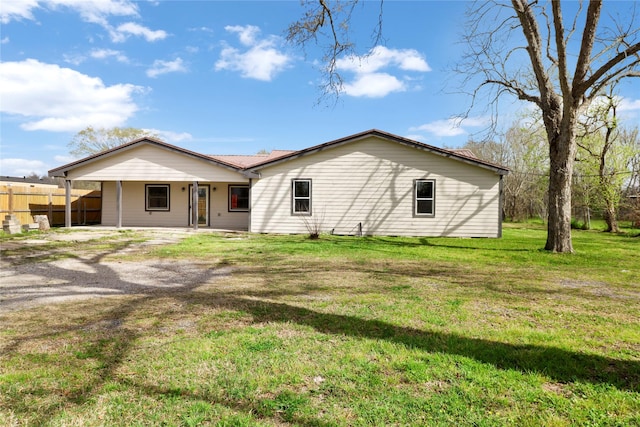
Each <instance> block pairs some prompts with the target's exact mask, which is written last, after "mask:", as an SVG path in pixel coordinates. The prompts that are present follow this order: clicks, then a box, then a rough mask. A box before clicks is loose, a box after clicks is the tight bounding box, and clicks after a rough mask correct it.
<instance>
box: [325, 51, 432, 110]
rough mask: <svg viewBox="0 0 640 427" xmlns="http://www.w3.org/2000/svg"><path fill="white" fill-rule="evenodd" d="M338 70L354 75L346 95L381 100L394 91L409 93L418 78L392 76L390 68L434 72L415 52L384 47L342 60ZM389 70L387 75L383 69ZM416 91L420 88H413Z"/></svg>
mask: <svg viewBox="0 0 640 427" xmlns="http://www.w3.org/2000/svg"><path fill="white" fill-rule="evenodd" d="M336 67H337V69H338V71H339V72H342V73H344V72H347V73H354V74H355V75H354V77H353V79H352V80H351V81H349V80H348V79H347V81H346V83H345V84H344V85H343V88H342V89H343V90H344V92H345V94H347V95H350V96H355V97H369V98H381V97H384V96H387V95H388V94H390V93H393V92H402V91H406V90H408V88H409V87H410V82H411V81H413V80H415V78H414V77H412V76H409V75H405V76H403V77H402V79H400V78H398V77H396V76H394V75H392V74H390V71H389V69H396V70H400V71H403V72H405V73H406V72H420V73H425V72H428V71H431V67H429V64H427V61H426V60H425V59H424V57H423V55H421V54H420V53H419V52H418V51H417V50H415V49H389V48H387V47H384V46H376V47H374V48H373V49H372V50H371V51H370V52H369V53H368V54H367V55H363V56H357V55H351V56H348V57H346V58H341V59H338V61H337V62H336ZM383 69H386V72H384V73H383V72H381V70H383ZM411 87H413V89H417V88H419V86H417V85H414V86H411Z"/></svg>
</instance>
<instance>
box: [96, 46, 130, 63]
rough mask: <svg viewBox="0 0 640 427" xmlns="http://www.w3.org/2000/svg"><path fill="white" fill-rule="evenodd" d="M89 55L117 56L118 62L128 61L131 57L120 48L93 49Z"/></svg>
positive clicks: (97, 56)
mask: <svg viewBox="0 0 640 427" xmlns="http://www.w3.org/2000/svg"><path fill="white" fill-rule="evenodd" d="M89 55H90V56H91V57H92V58H94V59H108V58H115V59H116V60H117V61H118V62H123V63H128V62H129V58H127V56H126V55H125V54H124V53H122V52H121V51H119V50H113V49H93V50H92V51H91V52H90V53H89Z"/></svg>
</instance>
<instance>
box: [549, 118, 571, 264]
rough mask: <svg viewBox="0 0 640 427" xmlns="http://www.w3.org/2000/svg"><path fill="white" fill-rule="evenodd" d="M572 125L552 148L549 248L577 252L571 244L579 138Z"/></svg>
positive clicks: (564, 130)
mask: <svg viewBox="0 0 640 427" xmlns="http://www.w3.org/2000/svg"><path fill="white" fill-rule="evenodd" d="M571 126H572V125H571V124H568V123H563V129H562V131H561V132H560V133H559V134H557V135H556V137H555V139H556V140H555V141H553V142H552V143H551V144H550V145H549V160H550V173H549V217H548V223H547V231H548V232H547V243H546V245H545V247H544V248H545V249H546V250H548V251H553V252H573V245H572V243H571V177H572V175H573V163H574V161H575V151H576V148H575V147H576V144H575V137H574V135H573V128H572V127H571Z"/></svg>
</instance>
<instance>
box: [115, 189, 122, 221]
mask: <svg viewBox="0 0 640 427" xmlns="http://www.w3.org/2000/svg"><path fill="white" fill-rule="evenodd" d="M121 227H122V181H116V228H121Z"/></svg>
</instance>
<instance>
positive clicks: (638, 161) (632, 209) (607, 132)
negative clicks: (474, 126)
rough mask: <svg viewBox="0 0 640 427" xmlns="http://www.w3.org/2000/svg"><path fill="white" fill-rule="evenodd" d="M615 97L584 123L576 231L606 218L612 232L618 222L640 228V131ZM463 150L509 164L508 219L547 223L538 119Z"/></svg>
mask: <svg viewBox="0 0 640 427" xmlns="http://www.w3.org/2000/svg"><path fill="white" fill-rule="evenodd" d="M616 102H617V101H616V98H615V97H614V96H611V95H609V96H603V97H602V98H601V99H600V100H599V102H596V103H595V104H594V106H592V108H591V109H590V110H589V112H588V113H587V114H585V115H584V116H583V117H582V118H581V120H580V124H579V129H580V131H579V133H578V136H577V145H578V149H577V152H576V156H575V161H576V167H575V168H574V171H573V176H572V194H573V197H572V213H573V215H572V217H573V225H574V227H580V228H590V221H591V219H593V218H598V219H604V220H605V222H606V224H607V231H611V232H617V231H619V227H618V221H619V220H628V221H632V222H633V223H634V224H635V225H636V226H640V199H639V196H640V130H639V129H638V127H637V126H636V127H629V126H625V125H623V124H621V123H620V121H619V118H618V117H617V104H616ZM463 148H467V149H469V150H471V151H472V152H473V153H475V154H476V155H477V156H478V157H479V158H481V159H482V160H486V161H488V162H492V163H497V164H500V165H504V166H507V167H508V168H509V169H510V170H511V172H510V174H509V175H507V176H506V177H505V178H504V187H503V190H504V193H503V197H504V207H503V215H504V218H505V219H507V220H509V221H525V220H528V219H534V218H535V219H542V220H545V221H546V220H547V216H548V186H549V156H548V145H547V140H546V135H545V134H544V129H543V127H542V126H541V125H540V122H539V121H538V120H535V119H533V118H522V119H520V120H518V121H517V122H515V123H513V124H512V125H511V126H510V128H509V129H508V130H507V131H506V132H504V133H503V134H502V135H500V136H499V137H497V138H496V139H495V140H488V141H477V140H473V139H471V140H469V141H468V142H467V143H466V144H465V145H464V147H463Z"/></svg>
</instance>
